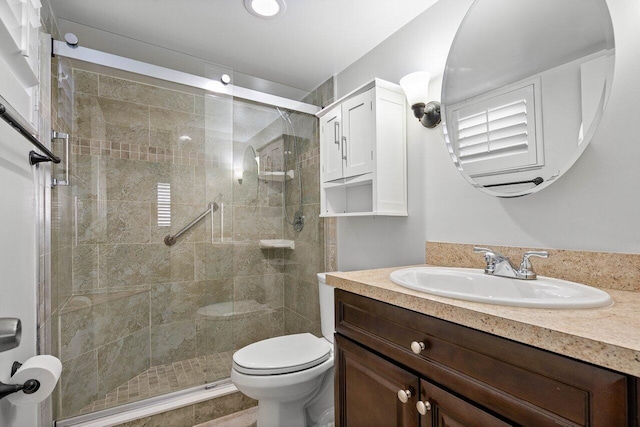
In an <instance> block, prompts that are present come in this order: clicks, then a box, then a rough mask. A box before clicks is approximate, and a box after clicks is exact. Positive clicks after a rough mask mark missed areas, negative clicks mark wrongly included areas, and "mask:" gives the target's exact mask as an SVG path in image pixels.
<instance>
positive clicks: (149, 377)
mask: <svg viewBox="0 0 640 427" xmlns="http://www.w3.org/2000/svg"><path fill="white" fill-rule="evenodd" d="M232 356H233V351H227V352H221V353H214V354H209V355H206V356H200V357H195V358H193V359H187V360H181V361H178V362H174V363H170V364H166V365H157V366H152V367H151V368H149V369H147V370H146V371H144V372H142V373H140V374H138V375H137V376H136V377H134V378H132V379H130V380H129V381H127V382H126V383H124V384H122V385H120V386H118V387H116V388H115V389H113V390H112V391H110V392H108V393H107V394H106V395H105V397H104V398H102V399H98V400H96V401H94V402H92V403H91V404H89V405H87V406H85V407H84V408H82V410H80V411H79V417H83V416H87V417H91V418H94V416H97V417H98V418H100V417H101V416H105V415H108V413H105V411H107V412H108V411H114V410H115V411H117V412H121V411H126V410H127V408H130V405H134V406H137V405H140V404H147V403H149V402H150V401H151V400H153V401H155V399H160V400H163V399H165V397H167V396H173V395H176V394H177V395H180V394H182V393H185V392H187V391H191V390H194V389H195V390H214V389H215V388H217V387H218V386H219V385H221V384H222V385H224V384H229V383H230V380H229V374H230V372H231V364H232ZM203 400H206V399H203ZM79 417H76V418H79ZM76 418H73V419H74V420H75V419H76ZM73 425H76V424H63V423H61V422H60V421H59V422H58V423H57V424H56V426H57V427H61V426H73ZM80 425H84V424H80ZM90 425H93V424H90Z"/></svg>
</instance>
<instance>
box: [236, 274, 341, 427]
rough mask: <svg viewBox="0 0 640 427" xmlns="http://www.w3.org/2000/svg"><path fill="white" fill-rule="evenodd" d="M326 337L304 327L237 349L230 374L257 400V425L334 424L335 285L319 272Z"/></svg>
mask: <svg viewBox="0 0 640 427" xmlns="http://www.w3.org/2000/svg"><path fill="white" fill-rule="evenodd" d="M318 291H319V294H320V320H321V325H322V335H323V336H324V337H323V338H318V337H316V336H315V335H312V334H309V333H304V334H294V335H285V336H281V337H275V338H269V339H266V340H262V341H258V342H256V343H253V344H250V345H248V346H246V347H243V348H241V349H240V350H238V351H236V352H235V353H234V355H233V368H232V369H231V380H232V381H233V383H234V384H235V385H236V387H238V390H240V391H241V392H242V393H244V394H246V395H247V396H249V397H251V398H253V399H256V400H257V401H258V427H305V426H307V427H312V426H313V427H330V426H333V425H334V401H333V331H334V329H335V328H334V327H335V320H334V307H333V303H334V297H333V287H332V286H329V285H327V284H326V283H325V273H318Z"/></svg>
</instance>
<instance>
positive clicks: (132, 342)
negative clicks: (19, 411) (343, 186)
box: [54, 69, 324, 418]
mask: <svg viewBox="0 0 640 427" xmlns="http://www.w3.org/2000/svg"><path fill="white" fill-rule="evenodd" d="M110 74H111V73H110V72H109V71H108V70H97V71H96V70H92V71H85V70H81V69H74V70H73V82H74V90H73V102H74V127H73V130H72V136H73V139H72V141H73V147H72V148H73V158H72V169H71V170H72V183H73V185H72V191H73V193H72V194H71V195H65V199H64V202H65V203H64V206H66V208H65V211H64V212H62V211H60V212H58V213H57V217H58V218H59V221H60V229H59V231H60V233H59V235H60V238H61V239H64V243H62V242H58V244H57V248H59V252H58V254H57V255H56V256H55V257H54V258H57V260H58V261H57V263H58V264H60V265H59V267H58V268H56V267H55V266H54V270H55V273H54V275H55V276H57V279H56V283H58V290H57V292H56V295H57V296H56V297H55V299H56V300H57V307H58V309H57V311H56V314H57V316H54V317H55V318H56V319H57V321H58V322H59V325H58V330H59V336H58V337H57V341H58V342H59V355H60V358H61V359H62V361H63V366H64V371H63V376H62V381H61V386H60V396H59V399H58V402H57V407H58V411H57V414H56V416H57V417H58V418H60V417H66V416H70V415H74V414H77V413H78V412H79V411H80V410H81V409H82V408H84V407H85V406H87V405H89V404H91V403H92V402H93V401H95V400H97V399H100V398H103V397H104V396H105V395H106V394H107V393H109V392H111V391H113V390H114V389H116V388H118V387H119V386H120V385H122V384H125V383H127V381H128V380H130V379H131V378H133V377H135V376H137V375H138V374H139V373H141V372H143V371H145V370H148V369H149V368H150V367H152V366H157V365H167V364H172V363H174V362H178V361H182V360H190V359H194V358H197V357H201V356H204V355H209V354H213V353H223V352H227V351H230V350H233V349H235V348H239V347H242V346H244V345H247V344H249V343H251V342H254V341H256V340H259V339H263V338H267V337H271V336H277V335H282V334H283V333H285V332H290V331H302V330H304V331H312V332H316V333H318V331H319V326H318V325H319V323H318V319H319V318H318V312H319V311H318V308H317V297H315V296H310V292H311V291H312V288H313V291H314V292H315V290H316V284H315V273H316V272H318V271H321V270H322V269H323V268H322V266H323V263H324V250H323V246H322V242H323V234H322V224H321V222H320V221H319V220H318V218H317V211H318V208H317V206H318V203H319V200H318V194H319V188H318V183H317V177H316V178H315V181H314V178H313V177H309V178H308V179H306V180H305V181H306V182H307V184H305V186H307V188H306V189H305V190H304V191H303V193H305V198H306V200H305V215H306V216H307V218H308V222H307V226H305V230H303V232H302V233H300V235H299V236H292V235H291V234H290V233H291V232H290V230H289V229H290V226H285V225H284V222H283V201H282V199H283V198H282V190H283V189H282V188H281V187H280V188H277V187H276V186H271V187H268V186H267V185H266V184H265V183H263V182H262V181H259V180H258V179H257V174H255V176H252V175H251V171H249V172H247V173H246V174H245V176H244V177H243V178H244V179H243V180H242V182H239V181H238V180H237V179H236V177H234V170H233V167H232V166H231V162H230V161H229V160H230V159H232V158H233V159H236V158H237V156H239V155H243V153H244V151H245V150H246V148H247V145H251V144H255V145H256V146H259V144H264V143H266V142H268V141H266V140H260V131H259V130H258V131H256V126H262V125H263V124H262V123H263V121H264V127H265V128H266V127H273V128H279V129H280V135H282V134H285V135H284V136H283V138H289V136H287V135H286V133H287V132H286V129H285V128H283V127H282V126H283V125H282V121H281V119H279V118H277V120H276V121H273V119H268V118H269V117H273V111H271V112H270V113H268V114H267V113H265V111H266V110H273V109H272V108H271V107H265V106H256V105H253V104H251V103H245V102H240V101H239V100H234V101H233V103H232V102H231V100H230V99H220V98H210V97H207V98H206V99H205V98H204V97H203V96H202V95H201V94H197V93H190V92H189V91H188V90H185V91H176V90H169V89H166V88H164V87H161V86H159V85H150V84H142V83H138V82H135V81H133V78H130V76H125V77H126V78H121V77H122V76H118V77H115V76H113V75H110ZM265 109H266V110H265ZM265 120H267V121H265ZM269 120H271V121H269ZM292 120H293V121H294V123H296V125H295V127H296V131H297V132H299V133H300V138H302V139H304V141H306V142H305V143H304V147H303V148H302V149H301V151H300V156H301V157H303V158H304V159H305V160H304V162H303V163H304V165H305V166H304V167H303V177H304V175H305V174H314V173H315V174H317V161H315V163H314V160H313V157H316V158H317V146H318V142H317V125H316V120H315V118H313V117H310V116H303V115H300V117H297V115H293V117H292ZM231 131H233V132H231ZM232 134H233V135H236V138H235V139H234V141H232V140H231V135H232ZM251 135H253V136H251ZM264 135H266V133H265V134H264ZM314 150H315V151H314ZM314 153H315V154H314ZM234 156H235V157H234ZM305 156H306V157H305ZM314 165H315V166H314ZM313 168H315V172H314V171H313ZM158 183H169V184H171V211H172V214H171V219H172V225H171V227H169V228H167V227H159V226H158V225H157V220H156V213H157V199H156V195H157V193H156V186H157V184H158ZM279 185H281V184H279ZM287 185H288V184H287ZM287 191H289V187H287ZM313 193H315V194H313ZM70 201H71V202H70ZM212 201H215V202H217V203H219V205H220V206H221V207H223V209H220V210H219V211H218V212H216V213H215V214H214V226H213V229H212V227H211V225H210V224H211V223H210V221H209V219H208V218H207V220H205V221H203V222H202V223H200V224H199V225H198V226H196V227H194V229H193V230H192V231H191V232H190V233H188V234H187V235H185V236H184V238H183V239H181V240H180V241H179V242H178V243H177V244H176V245H175V246H173V247H168V246H165V245H164V243H163V242H162V239H163V238H164V236H165V235H166V234H169V233H171V234H173V233H175V232H176V231H177V230H179V229H180V228H181V227H182V226H183V225H185V224H187V223H188V222H190V221H191V220H192V219H193V218H195V217H196V216H197V215H198V214H200V213H201V212H202V211H204V210H205V209H206V207H207V204H208V203H210V202H212ZM69 207H71V209H69ZM69 210H70V211H69ZM222 211H224V214H223V212H222ZM223 215H224V217H223ZM74 216H77V222H73V218H74ZM222 222H224V224H225V227H224V232H223V230H222V227H221V223H222ZM287 236H290V237H289V238H292V237H293V238H295V239H296V245H297V246H296V250H295V251H294V252H293V253H294V254H295V255H292V254H288V253H287V254H286V253H285V250H283V249H269V250H264V249H260V248H259V245H258V241H259V239H264V238H283V237H287ZM212 239H213V243H212ZM69 249H70V250H69ZM71 253H72V256H73V259H72V265H73V267H72V271H69V269H68V267H67V266H68V265H69V264H71V262H69V260H67V259H65V257H66V256H70V255H69V254H71ZM285 273H286V274H285ZM67 275H69V276H68V277H67ZM314 295H315V293H314ZM229 301H236V302H240V301H243V302H247V301H248V302H247V303H246V304H245V305H248V306H250V307H253V308H252V309H251V312H250V313H242V314H240V315H236V316H227V317H226V318H224V319H222V318H220V317H218V318H214V317H210V316H209V317H207V316H203V315H201V314H198V309H201V308H203V307H207V306H210V305H211V304H216V303H223V302H229ZM241 305H242V304H240V303H237V304H236V306H237V307H238V306H241ZM301 319H303V320H305V322H304V323H303V322H301V321H300V320H301ZM301 325H302V326H301ZM54 354H55V353H54ZM215 375H218V376H219V375H220V374H219V373H217V374H215ZM213 376H214V375H205V377H204V378H202V381H201V382H202V383H205V382H210V381H213V380H215V379H218V377H215V378H214V377H213ZM131 397H132V398H134V400H135V397H136V396H131Z"/></svg>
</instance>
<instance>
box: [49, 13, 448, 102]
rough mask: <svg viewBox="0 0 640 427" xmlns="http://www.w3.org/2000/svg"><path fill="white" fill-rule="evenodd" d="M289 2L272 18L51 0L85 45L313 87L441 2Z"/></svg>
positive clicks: (65, 28) (64, 28) (66, 27)
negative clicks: (196, 61) (188, 59)
mask: <svg viewBox="0 0 640 427" xmlns="http://www.w3.org/2000/svg"><path fill="white" fill-rule="evenodd" d="M285 1H286V2H287V10H286V13H285V14H284V15H281V16H278V17H276V18H274V19H267V20H265V19H260V18H257V17H255V16H253V15H251V14H249V13H248V12H247V10H246V9H245V7H244V4H243V0H135V1H132V0H109V1H98V0H50V3H51V7H52V10H53V13H54V15H55V16H56V18H57V19H58V23H59V27H60V28H59V29H60V32H61V33H63V34H64V33H66V32H74V33H75V34H76V35H78V37H79V39H80V45H81V46H84V47H89V48H93V49H98V50H103V51H107V52H110V53H113V54H116V55H122V56H127V57H132V58H134V59H139V60H143V61H149V60H151V59H148V58H149V57H150V56H153V54H152V53H150V52H158V49H159V48H158V47H161V48H162V51H163V52H164V53H166V52H167V49H168V50H169V52H174V53H176V55H177V53H178V52H179V53H182V54H187V55H190V56H194V57H197V58H202V59H204V60H207V61H211V62H214V63H216V64H221V65H224V66H227V67H231V68H232V69H233V71H234V72H237V73H243V74H247V75H251V76H255V77H259V78H261V79H266V80H269V81H273V82H276V83H280V84H282V85H286V86H290V87H293V88H297V89H302V90H305V91H311V90H313V89H314V88H316V87H317V86H318V85H319V84H320V83H322V82H323V81H325V80H326V79H327V78H329V77H330V76H332V75H333V74H335V73H338V72H340V71H342V70H343V69H345V68H346V67H347V66H349V65H350V64H352V63H353V62H354V61H356V60H357V59H358V58H360V57H361V56H363V55H364V54H366V53H367V52H368V51H370V50H371V49H372V48H374V47H375V46H377V45H378V44H379V43H380V42H382V41H383V40H384V39H386V38H387V37H389V36H390V35H391V34H393V33H394V32H396V31H397V30H398V29H400V28H401V27H402V26H404V25H405V24H407V23H408V22H409V21H411V20H412V19H413V18H415V17H416V16H418V15H419V14H421V13H422V12H424V11H425V10H426V9H428V8H429V7H430V6H431V5H433V4H434V3H435V2H436V1H437V0H402V1H389V0H285ZM122 37H126V38H127V39H123V38H122ZM141 42H142V43H141ZM150 45H151V46H150ZM155 56H159V55H158V54H156V55H155ZM164 56H167V57H169V56H171V55H169V54H166V55H164ZM177 57H178V56H176V58H177ZM169 62H170V61H169ZM183 62H184V61H179V60H175V59H174V63H173V68H176V69H182V70H183V71H188V70H185V69H184V66H183V65H184V64H183ZM159 65H164V66H170V64H167V61H165V62H164V63H162V64H159Z"/></svg>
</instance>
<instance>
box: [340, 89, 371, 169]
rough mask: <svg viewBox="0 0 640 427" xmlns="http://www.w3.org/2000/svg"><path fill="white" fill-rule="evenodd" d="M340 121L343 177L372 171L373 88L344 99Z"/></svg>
mask: <svg viewBox="0 0 640 427" xmlns="http://www.w3.org/2000/svg"><path fill="white" fill-rule="evenodd" d="M342 123H343V129H342V143H343V145H344V147H343V151H344V168H343V171H342V175H343V177H344V178H349V177H352V176H356V175H363V174H365V173H370V172H373V143H374V141H375V119H374V115H373V90H369V91H367V92H364V93H361V94H360V95H357V96H354V97H353V98H350V99H347V100H346V101H344V103H343V104H342Z"/></svg>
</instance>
